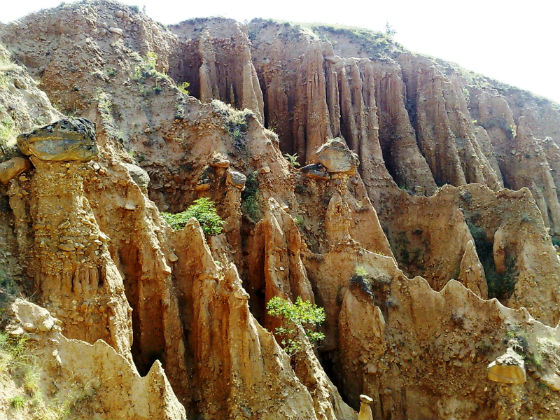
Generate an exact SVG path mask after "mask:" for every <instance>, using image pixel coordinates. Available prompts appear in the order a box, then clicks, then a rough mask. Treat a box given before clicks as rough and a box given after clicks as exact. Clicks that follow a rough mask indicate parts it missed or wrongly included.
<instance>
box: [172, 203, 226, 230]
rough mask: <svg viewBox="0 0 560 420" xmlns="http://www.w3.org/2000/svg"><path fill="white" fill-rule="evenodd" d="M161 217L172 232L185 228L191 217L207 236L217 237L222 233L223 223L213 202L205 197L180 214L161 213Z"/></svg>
mask: <svg viewBox="0 0 560 420" xmlns="http://www.w3.org/2000/svg"><path fill="white" fill-rule="evenodd" d="M162 216H163V218H164V219H165V220H166V221H167V223H169V225H170V226H171V228H173V229H174V230H179V229H182V228H183V227H185V225H186V224H187V222H188V221H189V220H190V219H192V218H193V217H194V218H195V219H196V220H198V223H200V226H201V227H202V230H203V231H204V233H205V234H207V235H219V234H220V233H222V229H223V226H224V221H223V220H222V218H221V217H220V216H219V215H218V212H217V211H216V206H215V205H214V202H213V201H211V200H210V199H208V198H206V197H203V198H199V199H198V200H195V201H194V203H193V204H192V205H190V206H189V207H188V208H187V210H185V211H183V212H181V213H176V214H172V213H162Z"/></svg>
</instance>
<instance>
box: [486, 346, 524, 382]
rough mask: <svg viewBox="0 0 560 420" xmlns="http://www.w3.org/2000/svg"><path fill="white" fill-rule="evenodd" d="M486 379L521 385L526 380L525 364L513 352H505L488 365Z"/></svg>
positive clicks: (509, 350)
mask: <svg viewBox="0 0 560 420" xmlns="http://www.w3.org/2000/svg"><path fill="white" fill-rule="evenodd" d="M488 379H490V380H491V381H494V382H500V383H503V384H523V383H525V381H526V380H527V375H526V373H525V362H524V361H523V357H521V356H520V355H519V354H518V353H517V352H516V351H515V350H513V349H512V348H511V347H508V349H507V350H506V352H505V353H504V354H502V355H501V356H499V357H498V358H496V360H494V361H493V362H492V363H490V364H489V365H488Z"/></svg>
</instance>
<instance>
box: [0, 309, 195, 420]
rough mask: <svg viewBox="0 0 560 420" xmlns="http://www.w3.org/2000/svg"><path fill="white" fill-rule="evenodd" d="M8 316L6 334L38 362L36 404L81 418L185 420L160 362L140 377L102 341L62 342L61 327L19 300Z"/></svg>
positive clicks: (47, 314)
mask: <svg viewBox="0 0 560 420" xmlns="http://www.w3.org/2000/svg"><path fill="white" fill-rule="evenodd" d="M12 310H13V315H14V320H13V322H12V324H11V325H10V326H9V330H10V331H11V333H12V334H14V335H16V336H23V337H26V338H27V339H28V340H29V343H30V344H31V345H30V346H28V347H29V348H28V349H27V351H28V352H30V353H31V354H32V355H33V357H34V358H36V359H37V366H35V367H34V369H36V371H35V374H36V375H38V376H39V377H38V378H36V379H38V380H39V381H40V384H38V386H40V388H39V391H38V392H40V393H41V394H42V395H41V396H40V397H39V398H36V399H37V400H38V401H42V400H43V399H45V400H46V402H45V403H46V404H49V403H50V401H49V400H50V399H51V398H53V400H54V401H53V402H55V404H58V405H61V404H62V405H64V404H65V405H67V406H69V407H70V410H71V411H72V414H73V415H74V416H77V417H79V418H87V417H89V418H91V417H92V416H95V417H98V418H102V419H128V418H135V419H151V418H158V419H174V420H175V419H186V416H185V409H184V408H183V407H182V406H181V404H180V403H179V401H178V400H177V398H176V397H175V395H174V394H173V391H172V389H171V386H170V385H169V382H168V381H167V378H166V377H165V373H164V372H163V369H162V367H161V364H160V362H158V361H156V362H155V363H154V365H153V366H152V368H151V369H150V371H149V373H148V374H147V375H146V376H144V377H141V376H140V375H139V374H138V373H137V371H136V368H135V367H134V365H131V364H130V363H129V361H128V360H127V359H126V358H124V357H123V356H122V355H120V354H118V353H117V352H116V351H115V349H113V348H112V347H111V346H109V345H107V343H105V342H104V341H102V340H98V341H96V342H95V343H94V344H88V343H86V342H84V341H80V340H75V339H68V338H67V337H65V336H64V335H63V334H61V332H60V327H58V326H57V324H59V323H60V321H58V320H57V319H55V318H53V317H52V316H51V315H50V314H49V312H48V311H47V310H46V309H44V308H41V307H40V306H37V305H35V304H33V303H30V302H28V301H24V300H22V299H17V300H16V301H15V302H14V303H13V305H12ZM93 396H95V398H94V397H93ZM0 398H2V399H3V398H4V395H2V396H1V397H0ZM56 398H58V401H56ZM78 400H80V401H79V404H77V401H78ZM55 404H53V405H55ZM6 405H7V402H6Z"/></svg>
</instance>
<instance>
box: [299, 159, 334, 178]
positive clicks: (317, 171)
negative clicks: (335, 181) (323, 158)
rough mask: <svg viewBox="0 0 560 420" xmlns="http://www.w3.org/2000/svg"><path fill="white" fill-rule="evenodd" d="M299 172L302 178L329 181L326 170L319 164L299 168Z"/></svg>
mask: <svg viewBox="0 0 560 420" xmlns="http://www.w3.org/2000/svg"><path fill="white" fill-rule="evenodd" d="M301 172H302V173H303V175H304V176H306V177H308V178H311V179H319V180H322V181H328V180H329V179H330V176H329V173H328V172H327V168H325V167H324V166H323V165H321V164H320V163H312V164H311V165H306V166H304V167H303V168H301Z"/></svg>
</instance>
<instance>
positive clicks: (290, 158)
mask: <svg viewBox="0 0 560 420" xmlns="http://www.w3.org/2000/svg"><path fill="white" fill-rule="evenodd" d="M284 157H285V158H286V160H287V161H288V162H289V163H290V165H291V166H292V168H297V167H298V166H300V165H299V162H298V155H297V153H294V154H293V155H290V154H289V153H284Z"/></svg>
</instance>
